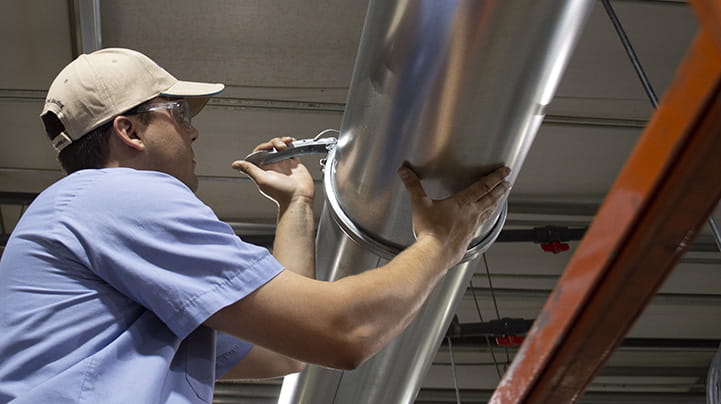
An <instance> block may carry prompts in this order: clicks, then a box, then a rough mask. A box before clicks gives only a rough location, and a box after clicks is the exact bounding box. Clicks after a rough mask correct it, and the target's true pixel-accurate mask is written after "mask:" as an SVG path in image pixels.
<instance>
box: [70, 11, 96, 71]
mask: <svg viewBox="0 0 721 404" xmlns="http://www.w3.org/2000/svg"><path fill="white" fill-rule="evenodd" d="M68 10H69V11H70V25H71V27H70V33H71V37H72V41H73V44H72V45H73V56H74V57H78V56H80V55H81V54H83V53H91V52H94V51H96V50H98V49H100V48H102V47H103V41H102V32H101V29H100V0H68Z"/></svg>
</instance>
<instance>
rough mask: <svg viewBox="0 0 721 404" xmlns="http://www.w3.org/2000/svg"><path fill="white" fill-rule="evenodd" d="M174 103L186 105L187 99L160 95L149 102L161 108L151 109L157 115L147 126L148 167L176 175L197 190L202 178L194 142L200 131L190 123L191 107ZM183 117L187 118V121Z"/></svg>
mask: <svg viewBox="0 0 721 404" xmlns="http://www.w3.org/2000/svg"><path fill="white" fill-rule="evenodd" d="M169 102H171V103H170V104H168V103H169ZM172 102H180V103H181V104H182V103H183V102H184V101H183V100H182V99H180V98H165V97H158V98H156V99H155V100H153V101H152V102H150V103H149V104H148V105H147V107H148V108H155V107H157V109H153V110H152V112H150V113H151V114H154V116H153V119H152V120H151V121H150V123H149V124H148V126H147V127H146V128H145V129H144V134H145V139H144V141H145V145H146V149H145V150H146V152H147V153H148V154H147V159H148V160H147V161H148V166H149V167H148V168H149V169H151V170H156V171H161V172H164V173H167V174H170V175H172V176H174V177H175V178H177V179H179V180H180V181H182V182H183V183H184V184H185V185H187V186H188V188H190V189H191V190H192V191H193V192H195V191H196V190H197V189H198V177H197V176H196V174H195V164H196V163H195V160H194V158H195V154H194V153H193V148H192V143H193V142H194V141H195V139H197V138H198V130H197V129H195V127H193V126H192V125H190V124H189V123H190V115H189V114H190V111H189V109H187V108H185V109H184V108H182V107H178V106H174V105H173V104H172ZM186 115H187V116H186ZM183 118H186V119H187V120H186V121H185V122H184V120H183ZM186 124H187V125H186Z"/></svg>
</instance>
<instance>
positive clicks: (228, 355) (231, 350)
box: [215, 331, 253, 379]
mask: <svg viewBox="0 0 721 404" xmlns="http://www.w3.org/2000/svg"><path fill="white" fill-rule="evenodd" d="M215 347H216V348H215V352H216V357H215V378H216V379H220V378H221V377H223V375H224V374H226V373H228V371H229V370H230V369H232V368H233V367H234V366H235V365H237V364H238V362H240V361H241V360H242V359H243V358H245V356H246V355H248V352H250V350H251V349H252V348H253V344H251V343H250V342H246V341H243V340H241V339H238V338H235V337H233V336H231V335H228V334H225V333H223V332H220V331H218V332H217V337H216V344H215Z"/></svg>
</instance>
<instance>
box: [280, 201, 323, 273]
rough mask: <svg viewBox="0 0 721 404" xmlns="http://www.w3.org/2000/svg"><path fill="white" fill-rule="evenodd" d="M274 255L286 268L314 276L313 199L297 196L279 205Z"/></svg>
mask: <svg viewBox="0 0 721 404" xmlns="http://www.w3.org/2000/svg"><path fill="white" fill-rule="evenodd" d="M273 256H275V258H276V259H277V260H278V262H280V263H281V264H283V266H284V267H285V268H286V269H288V270H291V271H293V272H296V273H298V274H301V275H303V276H307V277H309V278H315V222H314V220H313V200H312V199H310V198H306V197H297V198H293V199H291V201H290V202H289V203H288V204H283V205H281V206H280V208H279V211H278V225H277V227H276V232H275V242H274V243H273Z"/></svg>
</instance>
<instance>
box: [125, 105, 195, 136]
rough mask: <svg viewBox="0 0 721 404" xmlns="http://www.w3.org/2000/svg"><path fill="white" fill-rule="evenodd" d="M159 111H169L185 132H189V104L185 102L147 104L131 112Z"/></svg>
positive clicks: (190, 124)
mask: <svg viewBox="0 0 721 404" xmlns="http://www.w3.org/2000/svg"><path fill="white" fill-rule="evenodd" d="M161 109H169V110H170V114H171V115H172V116H173V118H174V119H175V120H176V121H178V123H179V124H181V125H183V127H184V128H185V129H186V130H190V128H191V127H192V123H191V121H190V120H191V118H192V115H191V113H190V104H188V101H186V100H177V101H166V102H160V103H157V104H149V105H143V106H140V107H137V108H135V109H134V110H133V112H134V113H140V112H150V111H158V110H161Z"/></svg>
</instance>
